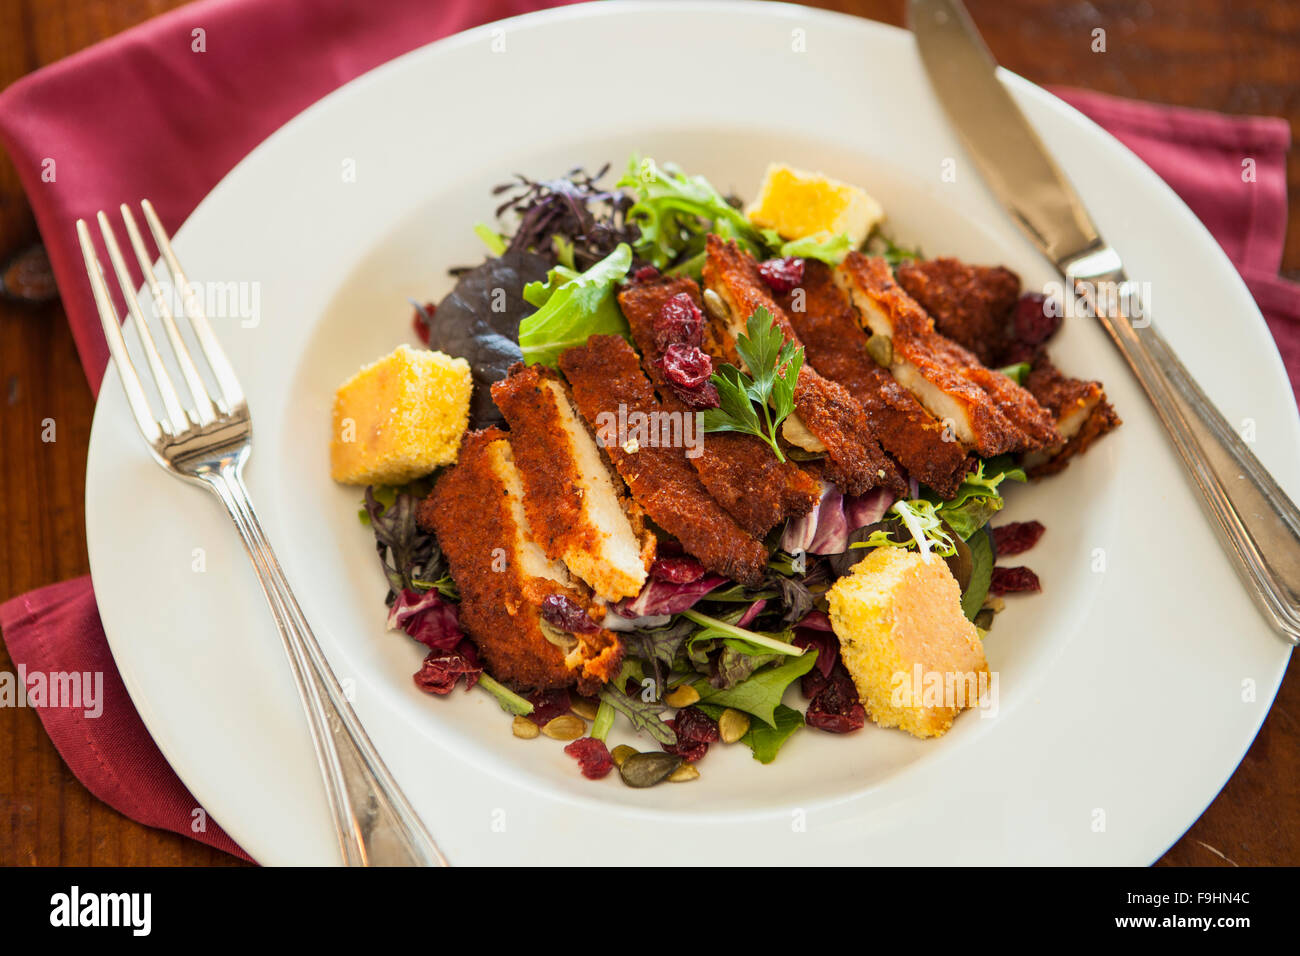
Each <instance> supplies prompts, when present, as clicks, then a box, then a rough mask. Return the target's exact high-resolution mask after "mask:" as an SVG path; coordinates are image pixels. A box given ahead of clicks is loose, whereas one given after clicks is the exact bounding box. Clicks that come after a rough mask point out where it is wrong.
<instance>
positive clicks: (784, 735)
mask: <svg viewBox="0 0 1300 956" xmlns="http://www.w3.org/2000/svg"><path fill="white" fill-rule="evenodd" d="M773 716H774V718H775V721H774V725H773V726H771V727H769V726H767V725H766V724H750V725H749V732H748V733H746V734H745V736H743V737H741V738H740V739H741V742H742V743H745V744H748V745H749V749H750V750H752V751H754V759H755V760H757V761H758V762H759V763H771V762H772V761H773V760H775V759H776V753H777V751H778V750H780V749H781V745H782V744H784V743H785V742H786V741H787V740H789V739H790V737H791V736H792V735H793V734H794V732H795V731H796V730H798V729H799V728H800V727H802V726H803V714H801V713H799V711H797V710H795V709H794V708H793V707H787V706H786V705H785V704H777V706H776V710H775V711H774V712H773Z"/></svg>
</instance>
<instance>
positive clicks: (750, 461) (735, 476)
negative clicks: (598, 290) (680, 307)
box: [618, 276, 820, 538]
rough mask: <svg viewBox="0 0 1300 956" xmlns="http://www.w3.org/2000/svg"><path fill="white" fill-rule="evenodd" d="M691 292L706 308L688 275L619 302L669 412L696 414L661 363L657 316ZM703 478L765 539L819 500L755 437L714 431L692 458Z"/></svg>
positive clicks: (633, 289)
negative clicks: (657, 337) (676, 298)
mask: <svg viewBox="0 0 1300 956" xmlns="http://www.w3.org/2000/svg"><path fill="white" fill-rule="evenodd" d="M681 294H686V295H689V296H690V297H691V299H692V301H694V303H695V305H696V307H697V308H701V309H702V308H703V306H702V303H701V300H700V287H699V286H698V285H696V284H695V281H694V280H693V279H689V278H686V277H684V276H683V277H679V278H664V279H658V280H655V281H652V282H641V283H636V284H634V285H629V286H627V287H626V288H625V289H624V290H623V291H622V292H620V293H619V295H618V302H619V306H620V307H621V308H622V310H623V315H624V317H625V318H626V319H627V322H628V325H629V326H630V327H631V329H632V338H633V339H635V340H636V345H637V348H638V349H640V350H641V357H642V363H641V364H642V366H643V368H644V370H645V373H646V374H647V375H648V376H649V377H650V381H651V382H653V383H654V386H655V390H656V392H657V393H658V395H659V401H660V403H661V404H662V405H663V406H664V408H665V410H667V411H669V412H674V413H677V414H682V415H689V414H692V412H691V410H690V409H688V408H687V407H686V404H685V403H684V402H682V400H681V399H679V398H678V397H677V395H676V393H675V392H674V391H673V390H672V387H671V386H670V385H669V384H668V382H667V380H666V379H665V378H664V374H663V371H662V369H660V367H659V366H658V365H657V364H656V362H658V361H659V360H660V359H662V358H663V350H662V349H660V348H659V345H658V343H657V342H656V340H655V331H654V326H655V320H656V319H657V318H658V316H659V313H660V311H661V310H662V309H663V307H664V304H665V303H666V302H667V301H668V300H669V299H671V298H673V296H676V295H681ZM688 460H689V461H690V463H691V465H692V466H694V468H695V471H696V473H697V474H698V475H699V476H700V481H701V483H702V484H703V485H704V487H705V488H706V489H708V492H709V494H711V495H712V496H713V498H714V500H715V501H717V502H718V504H720V505H722V507H723V508H725V509H726V510H727V513H728V514H730V515H731V516H732V517H733V518H735V519H736V523H737V524H739V525H740V526H741V527H742V528H744V529H745V530H746V531H748V532H749V533H750V534H752V535H754V537H756V538H761V537H763V535H765V534H767V532H768V531H770V530H771V529H772V528H774V527H776V525H778V524H780V523H781V522H783V521H785V520H786V519H787V518H797V517H800V516H802V515H805V514H807V513H808V512H809V511H811V510H812V507H813V505H815V504H816V503H817V500H818V496H819V493H820V492H819V489H820V486H819V484H818V482H817V480H816V479H815V478H813V477H812V476H811V475H810V474H808V473H807V472H806V471H804V470H803V469H801V468H800V467H799V466H798V465H796V464H795V463H794V462H792V461H784V462H782V461H778V460H777V458H776V456H775V455H773V454H772V450H771V448H769V447H768V446H767V444H766V443H765V442H763V441H762V440H761V439H759V438H756V437H754V436H753V435H741V434H739V433H736V432H713V433H711V434H710V435H709V437H708V440H707V441H705V442H703V443H702V448H701V450H700V453H699V454H698V455H696V456H695V457H689V456H688Z"/></svg>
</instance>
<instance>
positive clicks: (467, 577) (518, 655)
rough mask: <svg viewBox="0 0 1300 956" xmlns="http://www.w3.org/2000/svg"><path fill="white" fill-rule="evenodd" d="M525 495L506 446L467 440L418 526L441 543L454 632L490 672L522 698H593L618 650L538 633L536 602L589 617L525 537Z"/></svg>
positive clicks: (583, 598)
mask: <svg viewBox="0 0 1300 956" xmlns="http://www.w3.org/2000/svg"><path fill="white" fill-rule="evenodd" d="M522 495H523V490H522V486H521V483H520V480H519V473H518V471H517V470H516V468H515V466H514V458H513V454H512V450H511V445H510V443H509V441H507V439H506V435H505V433H504V432H502V431H501V430H500V429H497V428H488V429H484V430H483V431H477V432H471V433H470V434H469V435H467V436H466V438H465V441H464V443H463V444H462V446H461V450H460V458H459V460H458V461H457V463H456V464H455V465H453V466H452V467H451V468H449V469H447V470H446V471H444V472H443V473H442V474H441V475H440V476H439V478H438V481H437V483H436V484H435V485H434V487H433V490H432V491H431V492H430V493H429V496H428V497H427V498H426V499H425V500H424V501H422V502H421V503H420V506H419V509H418V510H417V513H416V520H417V521H418V522H419V525H420V527H422V528H424V529H425V530H426V531H431V532H433V533H434V534H435V535H437V537H438V544H439V546H440V547H441V548H442V551H443V554H444V555H446V558H447V564H448V567H449V568H450V571H451V576H452V579H453V580H454V581H455V582H456V586H457V588H459V590H460V598H461V600H460V609H459V614H460V624H461V627H462V628H464V630H465V632H466V633H467V634H468V635H469V636H470V638H471V639H472V640H473V641H474V643H475V645H477V647H478V649H479V651H480V652H481V654H482V655H483V660H484V663H485V664H486V666H487V669H488V671H490V672H491V674H492V675H493V676H494V677H496V678H497V680H500V681H505V682H508V683H510V684H513V685H514V686H516V687H518V688H520V689H525V690H531V689H550V688H557V687H569V686H572V685H575V684H576V685H577V686H578V689H579V690H580V691H581V692H583V693H584V694H592V693H596V692H597V691H598V690H599V688H600V686H601V685H602V684H604V683H605V682H606V681H608V680H610V679H612V678H613V677H615V676H616V675H617V674H618V671H619V667H620V664H621V662H622V659H623V645H622V642H621V641H620V640H619V638H618V636H617V635H616V634H614V633H613V632H611V631H608V630H604V629H601V630H600V631H599V632H597V633H595V634H579V635H573V636H572V637H571V639H569V638H567V637H565V636H564V635H562V634H559V633H558V632H554V636H555V637H556V639H557V640H558V639H561V638H563V639H564V642H565V645H566V646H564V647H561V646H560V644H557V643H555V642H554V641H553V640H552V639H551V638H548V637H547V632H546V631H545V630H543V623H542V617H541V607H542V601H543V600H545V598H546V597H547V596H549V595H552V594H560V595H564V596H565V597H567V598H569V599H570V600H572V601H574V602H576V603H577V604H578V605H579V606H581V607H584V608H586V609H587V610H588V612H589V613H595V612H596V609H595V608H594V606H593V605H592V603H591V600H590V594H589V592H587V591H586V590H585V589H584V588H582V587H581V586H580V585H578V584H576V583H575V582H573V581H572V579H571V578H570V577H569V575H568V572H567V571H566V570H565V568H564V566H563V565H562V564H560V563H559V562H556V561H551V560H550V559H548V558H547V557H546V555H545V554H544V553H543V552H542V550H541V548H540V547H539V546H538V545H537V543H536V542H535V541H533V540H532V538H531V537H530V535H529V528H528V520H527V517H526V516H525V514H524V507H523V502H522V500H521V499H522Z"/></svg>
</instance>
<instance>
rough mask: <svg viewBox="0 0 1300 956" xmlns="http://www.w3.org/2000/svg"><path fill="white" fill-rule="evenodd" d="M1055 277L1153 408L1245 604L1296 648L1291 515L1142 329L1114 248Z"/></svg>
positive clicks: (1298, 581) (1299, 573) (1169, 353)
mask: <svg viewBox="0 0 1300 956" xmlns="http://www.w3.org/2000/svg"><path fill="white" fill-rule="evenodd" d="M1064 272H1065V277H1066V280H1067V281H1068V283H1069V284H1070V286H1071V288H1073V290H1074V292H1075V295H1076V296H1078V297H1079V298H1080V299H1081V300H1082V301H1083V302H1084V303H1085V305H1086V307H1087V308H1088V309H1089V310H1090V311H1091V312H1092V314H1095V315H1096V316H1097V318H1098V319H1100V320H1101V322H1102V324H1103V325H1104V326H1105V328H1106V331H1107V332H1108V333H1109V334H1110V337H1111V339H1112V340H1113V341H1114V343H1115V345H1116V346H1117V347H1118V348H1119V351H1120V353H1121V354H1122V355H1123V356H1124V359H1125V361H1127V362H1128V364H1129V366H1130V367H1131V368H1132V370H1133V373H1134V375H1136V376H1137V380H1138V382H1139V383H1140V384H1141V385H1142V388H1143V390H1144V391H1145V392H1146V394H1147V398H1149V399H1150V400H1151V404H1152V405H1154V406H1155V410H1156V414H1157V416H1159V418H1160V421H1161V423H1162V424H1163V425H1164V427H1165V431H1166V432H1168V433H1169V437H1170V439H1171V440H1172V441H1173V444H1174V448H1175V449H1176V450H1177V452H1178V455H1179V457H1180V458H1181V459H1182V462H1183V467H1184V469H1185V470H1186V471H1187V473H1188V475H1189V476H1190V477H1191V479H1192V481H1193V483H1194V484H1195V485H1196V488H1197V491H1199V492H1200V497H1201V502H1202V505H1203V506H1204V508H1205V510H1206V512H1207V513H1208V514H1209V515H1210V517H1211V518H1212V519H1213V520H1214V522H1215V524H1217V525H1218V528H1219V531H1220V538H1221V542H1222V543H1223V545H1224V550H1225V551H1226V552H1227V553H1228V555H1229V556H1230V557H1231V558H1232V559H1233V564H1234V565H1235V566H1236V568H1237V572H1238V573H1239V574H1240V576H1241V578H1242V580H1243V581H1244V582H1245V583H1246V585H1247V587H1248V589H1249V590H1250V594H1251V597H1252V598H1254V600H1255V603H1256V604H1258V605H1259V608H1260V610H1262V611H1263V612H1264V615H1265V616H1266V617H1267V618H1268V619H1269V621H1270V623H1271V624H1272V625H1273V627H1274V629H1275V630H1276V631H1277V632H1278V633H1279V634H1280V635H1281V636H1282V637H1283V638H1285V639H1286V640H1288V641H1290V642H1291V643H1292V644H1300V510H1298V509H1297V508H1296V506H1295V504H1294V502H1292V501H1291V499H1290V498H1289V497H1287V495H1286V493H1285V492H1284V491H1283V490H1282V489H1281V488H1280V487H1278V484H1277V482H1276V481H1274V480H1273V476H1272V475H1270V474H1269V473H1268V470H1267V469H1266V468H1265V467H1264V466H1263V465H1262V464H1260V461H1259V459H1258V458H1256V457H1255V454H1254V452H1252V451H1251V450H1250V448H1249V447H1247V445H1246V442H1245V441H1243V440H1242V438H1241V436H1240V435H1239V434H1238V433H1237V430H1236V429H1234V428H1233V427H1232V426H1231V425H1229V424H1228V422H1227V420H1226V419H1225V418H1224V417H1223V414H1222V413H1221V412H1220V411H1219V410H1218V408H1216V407H1215V405H1214V403H1213V402H1211V401H1210V399H1209V398H1208V397H1207V396H1206V394H1205V392H1203V391H1202V390H1201V387H1200V386H1199V385H1197V384H1196V381H1195V380H1194V379H1193V378H1192V376H1191V375H1190V374H1189V373H1188V371H1187V369H1186V368H1185V367H1184V366H1183V363H1182V362H1181V361H1179V359H1178V356H1177V355H1175V354H1174V351H1173V349H1172V348H1170V346H1169V343H1168V342H1166V341H1165V339H1164V336H1162V335H1161V334H1160V333H1159V332H1158V331H1157V330H1156V328H1155V326H1154V325H1152V324H1151V321H1150V319H1149V318H1148V317H1147V316H1146V313H1145V309H1142V308H1140V306H1141V303H1140V299H1139V298H1138V296H1137V288H1136V286H1135V284H1133V283H1131V282H1129V280H1128V276H1127V275H1126V274H1125V273H1124V269H1123V266H1122V264H1121V263H1120V259H1119V256H1118V255H1117V254H1116V253H1115V252H1114V250H1112V249H1110V247H1108V246H1104V245H1103V246H1100V247H1098V248H1095V249H1094V250H1092V251H1090V252H1089V253H1088V254H1086V255H1084V256H1081V257H1079V258H1077V259H1076V260H1075V261H1073V262H1071V263H1068V264H1067V265H1066V267H1065V269H1064ZM1135 305H1136V306H1138V308H1135V307H1134V306H1135Z"/></svg>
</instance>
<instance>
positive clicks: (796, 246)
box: [776, 232, 853, 266]
mask: <svg viewBox="0 0 1300 956" xmlns="http://www.w3.org/2000/svg"><path fill="white" fill-rule="evenodd" d="M852 248H853V244H852V243H851V242H850V241H849V237H848V235H847V234H846V233H843V232H842V233H840V234H839V235H838V236H805V237H804V238H803V239H791V240H790V241H789V242H784V243H781V244H780V245H779V246H777V247H776V252H777V255H780V256H794V257H795V258H796V259H819V260H821V261H822V262H824V263H826V264H827V265H830V266H837V265H839V264H840V263H841V262H843V261H844V257H845V256H847V255H848V254H849V251H850V250H851V249H852Z"/></svg>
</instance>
